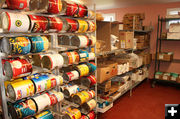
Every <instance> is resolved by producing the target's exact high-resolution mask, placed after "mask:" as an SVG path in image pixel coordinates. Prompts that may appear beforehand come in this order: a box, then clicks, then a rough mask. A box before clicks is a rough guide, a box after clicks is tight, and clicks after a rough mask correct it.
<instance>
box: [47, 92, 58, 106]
mask: <svg viewBox="0 0 180 119" xmlns="http://www.w3.org/2000/svg"><path fill="white" fill-rule="evenodd" d="M47 95H48V96H49V98H50V101H51V106H52V105H55V104H56V103H57V102H58V100H57V97H56V96H55V95H54V94H48V93H47Z"/></svg>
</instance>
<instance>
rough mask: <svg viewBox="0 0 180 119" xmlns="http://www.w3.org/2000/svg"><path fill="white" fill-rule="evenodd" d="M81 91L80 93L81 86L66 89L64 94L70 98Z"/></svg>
mask: <svg viewBox="0 0 180 119" xmlns="http://www.w3.org/2000/svg"><path fill="white" fill-rule="evenodd" d="M79 91H80V89H79V86H78V85H74V86H70V87H66V88H65V89H64V91H63V93H64V95H65V96H66V97H67V98H69V97H70V96H72V95H74V94H76V93H77V92H79Z"/></svg>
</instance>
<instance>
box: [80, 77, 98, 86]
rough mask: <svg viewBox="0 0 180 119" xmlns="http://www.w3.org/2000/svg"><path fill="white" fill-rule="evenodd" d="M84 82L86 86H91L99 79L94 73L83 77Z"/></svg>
mask: <svg viewBox="0 0 180 119" xmlns="http://www.w3.org/2000/svg"><path fill="white" fill-rule="evenodd" d="M81 81H82V84H83V85H84V86H86V87H90V86H93V85H95V84H96V82H97V80H96V77H95V76H94V75H90V76H88V77H83V78H82V79H81Z"/></svg>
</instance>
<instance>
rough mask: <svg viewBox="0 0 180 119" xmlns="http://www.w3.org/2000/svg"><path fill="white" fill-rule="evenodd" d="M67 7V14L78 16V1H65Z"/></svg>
mask: <svg viewBox="0 0 180 119" xmlns="http://www.w3.org/2000/svg"><path fill="white" fill-rule="evenodd" d="M65 9H66V13H65V15H66V16H74V17H76V16H77V14H78V4H76V3H72V2H71V3H70V2H65Z"/></svg>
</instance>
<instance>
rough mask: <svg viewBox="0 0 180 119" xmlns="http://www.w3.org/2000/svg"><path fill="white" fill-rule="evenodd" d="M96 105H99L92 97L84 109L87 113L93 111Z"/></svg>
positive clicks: (84, 105)
mask: <svg viewBox="0 0 180 119" xmlns="http://www.w3.org/2000/svg"><path fill="white" fill-rule="evenodd" d="M96 105H97V102H96V100H94V99H91V100H90V101H88V102H87V103H84V104H83V106H82V111H83V112H85V113H89V112H90V111H92V110H93V109H94V108H95V107H96Z"/></svg>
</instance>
